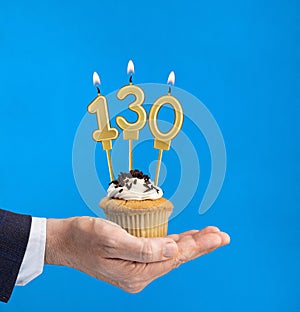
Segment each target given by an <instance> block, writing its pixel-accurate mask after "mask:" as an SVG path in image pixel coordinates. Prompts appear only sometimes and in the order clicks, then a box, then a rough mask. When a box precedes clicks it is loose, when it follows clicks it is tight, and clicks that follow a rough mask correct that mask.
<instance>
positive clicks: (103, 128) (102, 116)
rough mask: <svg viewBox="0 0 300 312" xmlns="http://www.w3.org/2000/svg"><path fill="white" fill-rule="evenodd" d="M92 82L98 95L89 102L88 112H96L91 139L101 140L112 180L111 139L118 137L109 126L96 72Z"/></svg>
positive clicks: (115, 131) (106, 109)
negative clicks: (94, 127)
mask: <svg viewBox="0 0 300 312" xmlns="http://www.w3.org/2000/svg"><path fill="white" fill-rule="evenodd" d="M93 83H94V85H95V86H96V88H97V90H98V95H97V96H96V98H95V99H94V100H93V101H92V102H91V103H90V104H89V106H88V112H89V113H91V114H96V117H97V123H98V129H97V130H95V131H94V132H93V139H94V140H95V141H96V142H102V148H103V150H105V151H106V157H107V164H108V170H109V176H110V180H111V181H113V180H114V174H113V168H112V161H111V156H110V150H111V149H112V140H115V139H116V138H117V137H118V134H119V133H118V130H117V129H116V128H112V127H111V126H110V120H109V115H108V108H107V101H106V97H105V96H103V95H101V93H100V88H99V86H100V78H99V76H98V74H97V73H96V72H94V74H93Z"/></svg>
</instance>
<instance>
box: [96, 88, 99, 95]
mask: <svg viewBox="0 0 300 312" xmlns="http://www.w3.org/2000/svg"><path fill="white" fill-rule="evenodd" d="M96 88H97V91H98V95H99V94H100V88H99V87H98V86H96Z"/></svg>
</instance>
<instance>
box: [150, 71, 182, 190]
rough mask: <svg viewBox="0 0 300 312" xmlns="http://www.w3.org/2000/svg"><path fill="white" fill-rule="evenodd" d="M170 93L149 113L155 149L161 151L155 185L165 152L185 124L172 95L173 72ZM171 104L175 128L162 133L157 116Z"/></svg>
mask: <svg viewBox="0 0 300 312" xmlns="http://www.w3.org/2000/svg"><path fill="white" fill-rule="evenodd" d="M167 83H168V84H169V91H168V94H167V95H163V96H161V97H159V98H158V99H157V100H156V101H155V102H154V103H153V105H152V107H151V109H150V113H149V127H150V131H151V133H152V135H153V136H154V148H156V149H158V150H159V153H158V162H157V167H156V174H155V185H157V184H158V178H159V172H160V165H161V160H162V152H163V150H169V149H170V146H171V140H172V139H174V138H175V137H176V135H177V134H178V132H179V131H180V129H181V127H182V123H183V110H182V107H181V104H180V102H179V100H178V99H177V98H176V97H174V96H173V95H171V84H173V85H174V83H175V74H174V72H173V71H172V72H171V73H170V75H169V78H168V82H167ZM165 104H170V105H171V106H172V108H173V109H174V111H175V120H174V123H173V127H172V128H171V129H170V130H169V131H168V132H161V131H160V130H159V129H158V125H157V115H158V112H159V110H160V109H161V108H162V106H163V105H165Z"/></svg>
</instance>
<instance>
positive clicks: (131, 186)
mask: <svg viewBox="0 0 300 312" xmlns="http://www.w3.org/2000/svg"><path fill="white" fill-rule="evenodd" d="M107 196H108V197H110V198H119V199H125V200H145V199H158V198H161V197H162V196H163V191H162V189H161V188H160V187H157V186H154V184H153V182H152V181H151V180H150V179H146V180H145V179H144V178H137V177H131V176H127V177H125V178H124V179H120V175H119V178H118V180H116V181H113V182H111V183H110V185H109V188H108V190H107Z"/></svg>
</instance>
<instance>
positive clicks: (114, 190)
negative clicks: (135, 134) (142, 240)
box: [99, 170, 173, 237]
mask: <svg viewBox="0 0 300 312" xmlns="http://www.w3.org/2000/svg"><path fill="white" fill-rule="evenodd" d="M162 196H163V191H162V189H161V188H159V187H157V186H154V184H153V182H152V181H151V180H150V178H149V176H148V175H146V174H143V172H142V171H139V170H131V171H130V172H129V173H124V172H121V173H120V174H119V175H118V179H117V180H114V181H112V182H110V184H109V188H108V190H107V196H106V197H104V198H103V199H102V200H101V201H100V203H99V206H100V207H101V208H102V209H103V210H104V213H105V215H106V218H107V219H108V220H110V221H112V222H115V223H117V224H119V225H120V226H121V227H122V228H123V229H125V230H126V231H127V232H128V233H130V234H132V235H134V236H137V237H163V236H166V235H167V231H168V219H169V217H170V215H171V213H172V209H173V204H172V203H171V202H170V201H169V200H167V199H165V198H163V197H162Z"/></svg>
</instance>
